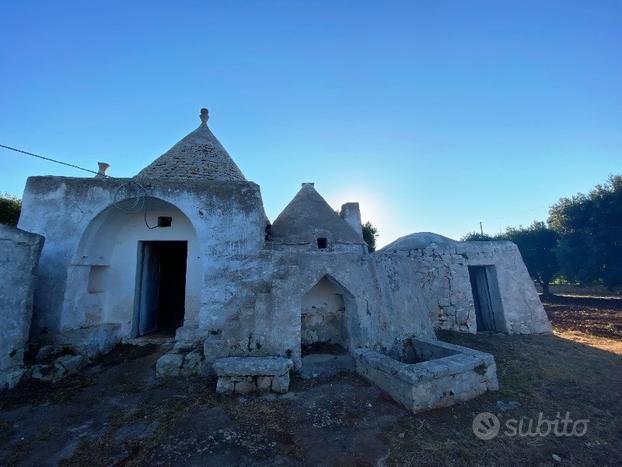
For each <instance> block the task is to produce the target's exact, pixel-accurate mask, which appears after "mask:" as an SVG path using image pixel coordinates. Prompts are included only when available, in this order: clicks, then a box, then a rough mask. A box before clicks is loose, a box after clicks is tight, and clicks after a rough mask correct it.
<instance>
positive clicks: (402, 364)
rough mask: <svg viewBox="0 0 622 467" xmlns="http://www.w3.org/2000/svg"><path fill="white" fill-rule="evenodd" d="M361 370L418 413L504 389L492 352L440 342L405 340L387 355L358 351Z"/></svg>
mask: <svg viewBox="0 0 622 467" xmlns="http://www.w3.org/2000/svg"><path fill="white" fill-rule="evenodd" d="M354 356H355V359H356V370H357V372H358V373H359V374H360V375H362V376H363V377H364V378H366V379H367V380H369V381H370V382H372V383H374V384H376V385H377V386H379V387H380V388H381V389H383V390H384V391H386V392H387V393H388V394H389V395H390V396H391V397H392V398H393V399H394V400H396V401H397V402H399V403H400V404H402V405H403V406H405V407H406V408H407V409H408V410H410V411H411V412H413V413H418V412H422V411H424V410H430V409H434V408H439V407H448V406H450V405H453V404H455V403H456V402H458V401H465V400H469V399H472V398H474V397H477V396H479V395H481V394H483V393H485V392H486V391H495V390H497V389H498V388H499V383H498V382H497V367H496V364H495V360H494V358H493V356H492V355H490V354H487V353H484V352H479V351H477V350H473V349H469V348H466V347H462V346H459V345H453V344H449V343H446V342H441V341H438V340H431V339H430V340H427V339H406V340H405V341H403V342H401V343H400V344H399V345H396V346H395V347H394V348H393V349H391V351H389V352H387V353H386V354H385V353H380V352H376V351H374V350H370V349H363V348H360V349H356V350H355V352H354Z"/></svg>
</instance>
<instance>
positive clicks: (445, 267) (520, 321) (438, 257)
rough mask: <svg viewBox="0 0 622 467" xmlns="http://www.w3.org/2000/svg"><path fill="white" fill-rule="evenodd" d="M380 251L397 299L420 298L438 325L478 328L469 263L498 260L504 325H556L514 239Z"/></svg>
mask: <svg viewBox="0 0 622 467" xmlns="http://www.w3.org/2000/svg"><path fill="white" fill-rule="evenodd" d="M375 257H376V261H377V262H378V263H379V265H381V267H382V268H383V269H384V270H385V271H386V272H387V275H388V277H389V278H390V281H389V284H390V285H391V284H394V285H392V286H391V290H392V295H394V297H395V298H394V299H396V300H399V298H400V297H404V295H405V297H404V298H403V299H402V301H404V302H405V301H413V302H414V303H416V304H417V305H416V306H417V308H419V309H421V310H422V311H423V312H424V313H426V314H427V315H428V316H429V317H430V320H431V322H432V323H433V326H434V328H435V329H447V330H456V331H462V332H477V320H476V315H475V307H474V302H473V294H472V291H471V283H470V280H469V269H468V268H469V266H493V267H494V270H495V274H496V280H497V284H498V293H499V297H500V302H501V310H499V311H500V312H501V313H502V316H499V322H500V325H499V329H498V331H501V332H508V333H510V334H530V333H542V332H550V331H551V325H550V323H549V321H548V318H547V316H546V313H545V312H544V308H543V307H542V304H541V303H540V299H539V298H538V295H537V292H536V290H535V287H534V284H533V281H532V280H531V278H530V277H529V273H528V272H527V268H526V267H525V264H524V263H523V260H522V258H521V256H520V252H519V251H518V248H517V247H516V245H514V244H513V243H511V242H453V243H451V244H447V245H441V246H435V245H433V246H429V247H426V248H420V249H411V250H382V251H380V252H378V253H376V254H375ZM395 284H399V286H396V285H395Z"/></svg>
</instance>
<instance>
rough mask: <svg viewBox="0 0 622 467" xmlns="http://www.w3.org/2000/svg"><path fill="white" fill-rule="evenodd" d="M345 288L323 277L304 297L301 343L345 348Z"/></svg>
mask: <svg viewBox="0 0 622 467" xmlns="http://www.w3.org/2000/svg"><path fill="white" fill-rule="evenodd" d="M343 294H344V291H342V290H341V289H340V288H339V286H338V285H336V284H333V283H332V282H331V281H330V280H329V279H327V278H326V277H323V278H322V279H320V281H319V282H318V283H317V284H316V285H315V286H314V287H313V288H312V289H311V290H309V292H307V293H306V294H305V295H304V296H303V297H302V329H301V344H302V345H303V346H305V345H312V344H315V343H327V344H338V345H341V346H342V347H344V348H346V347H347V344H346V339H347V336H346V332H345V326H344V323H343V321H344V314H345V311H346V305H345V300H344V296H343Z"/></svg>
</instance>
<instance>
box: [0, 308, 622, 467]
mask: <svg viewBox="0 0 622 467" xmlns="http://www.w3.org/2000/svg"><path fill="white" fill-rule="evenodd" d="M616 306H617V304H616V303H614V304H611V306H610V305H607V304H604V305H603V304H602V303H584V302H575V303H557V302H556V303H547V304H546V309H547V312H548V313H549V316H550V317H551V319H552V322H553V326H554V329H555V334H554V335H548V336H505V335H486V334H479V335H468V334H459V333H447V332H445V333H440V335H439V337H440V338H441V339H444V340H447V341H451V342H454V343H458V344H461V345H466V346H469V347H472V348H476V349H480V350H483V351H486V352H490V353H492V354H494V356H495V359H496V362H497V367H498V376H499V381H500V385H501V389H500V390H499V391H497V392H494V393H487V394H485V395H483V396H481V397H479V398H477V399H474V400H472V401H469V402H466V403H461V404H457V405H455V406H453V407H450V408H447V409H442V410H435V411H431V412H427V413H424V414H419V415H412V414H410V413H408V412H407V411H406V410H404V409H403V408H402V407H401V406H399V405H398V404H396V403H395V402H393V401H392V400H391V399H389V398H388V397H387V396H386V395H384V394H383V393H382V391H380V390H379V389H377V388H376V387H374V386H372V385H370V384H368V383H367V382H365V381H364V380H362V379H361V378H359V377H358V376H356V375H355V374H351V373H342V374H339V375H336V376H333V377H331V378H328V379H326V378H322V379H320V380H318V379H312V380H305V379H302V378H299V377H296V376H294V378H293V380H292V385H291V391H290V393H288V394H285V395H283V396H276V395H264V396H256V395H255V396H248V397H237V396H236V397H230V396H222V395H219V394H216V392H215V381H214V380H213V379H205V378H180V379H174V380H157V379H156V378H155V376H154V373H155V371H154V365H155V362H156V360H157V358H158V357H159V356H160V355H161V354H162V353H163V352H164V351H165V350H164V349H163V348H161V347H158V346H155V345H146V346H143V347H136V346H119V347H117V348H116V349H115V350H114V351H113V352H112V353H111V354H109V355H107V356H105V357H103V358H101V359H100V360H99V361H97V362H96V363H94V364H93V365H91V366H89V367H87V368H86V369H85V370H84V371H83V372H82V374H80V375H77V376H74V377H70V378H68V379H66V380H64V381H61V382H59V383H57V384H54V385H52V384H44V383H34V382H29V383H28V384H23V385H21V386H19V387H18V388H16V389H14V390H12V391H8V392H5V393H3V394H2V395H1V396H0V464H1V465H56V464H63V465H88V466H98V465H102V466H103V465H217V466H224V465H321V466H327V465H335V466H336V465H339V466H343V465H345V466H348V465H352V466H355V465H356V466H365V465H555V464H557V463H560V462H561V463H562V464H565V465H620V464H621V463H622V443H621V436H622V405H621V404H620V396H621V395H622V394H621V393H622V356H621V355H622V354H616V353H615V352H612V351H606V350H602V349H600V348H597V347H596V346H595V344H599V343H600V344H602V341H603V340H604V341H606V342H609V341H613V342H620V340H621V337H620V335H619V334H616V333H619V327H616V326H617V325H616V324H615V323H618V325H619V317H620V315H619V313H622V312H621V311H619V310H618V309H617V308H616ZM612 323H614V326H612ZM569 333H575V334H576V335H581V336H582V338H584V339H586V340H587V341H588V342H589V345H588V344H586V343H580V342H577V341H576V340H573V338H572V337H570V338H569V337H568V336H573V335H575V334H569ZM607 345H608V344H607ZM481 412H491V413H493V414H495V415H497V416H498V417H499V419H500V421H501V422H502V423H506V422H507V421H508V420H509V419H511V418H514V419H517V420H518V419H520V418H521V417H523V419H524V420H526V421H527V420H529V419H533V420H536V421H537V418H538V415H539V414H540V413H542V414H543V417H544V418H547V419H551V420H552V419H555V417H556V415H557V413H560V416H562V417H563V416H564V415H565V414H566V412H569V414H570V417H571V418H572V419H574V420H576V419H587V420H589V423H588V431H587V433H586V434H585V436H582V437H568V436H563V437H560V436H553V435H549V436H508V435H506V434H504V433H501V434H500V435H499V436H497V437H496V438H495V439H493V440H489V441H484V440H481V439H479V438H477V437H476V436H475V435H474V434H473V430H472V422H473V418H474V417H475V416H476V415H477V414H479V413H481Z"/></svg>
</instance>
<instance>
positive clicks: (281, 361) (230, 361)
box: [214, 357, 294, 394]
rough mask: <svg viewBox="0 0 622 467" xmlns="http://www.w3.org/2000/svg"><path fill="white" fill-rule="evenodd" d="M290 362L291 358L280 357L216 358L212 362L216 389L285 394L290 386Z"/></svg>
mask: <svg viewBox="0 0 622 467" xmlns="http://www.w3.org/2000/svg"><path fill="white" fill-rule="evenodd" d="M293 365H294V363H293V362H292V361H291V360H290V359H287V358H282V357H228V358H219V359H218V360H216V361H215V362H214V370H215V371H216V374H217V375H218V383H217V386H216V391H218V392H225V393H238V394H246V393H249V392H255V391H259V392H270V391H272V392H276V393H286V392H287V390H288V389H289V370H290V369H291V368H292V366H293Z"/></svg>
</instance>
